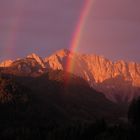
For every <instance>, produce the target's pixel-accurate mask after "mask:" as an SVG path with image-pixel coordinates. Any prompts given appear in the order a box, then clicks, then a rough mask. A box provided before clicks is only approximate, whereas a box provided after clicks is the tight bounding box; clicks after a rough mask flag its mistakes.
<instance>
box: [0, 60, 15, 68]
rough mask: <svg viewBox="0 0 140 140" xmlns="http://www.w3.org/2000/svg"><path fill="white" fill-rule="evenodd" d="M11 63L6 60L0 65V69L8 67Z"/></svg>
mask: <svg viewBox="0 0 140 140" xmlns="http://www.w3.org/2000/svg"><path fill="white" fill-rule="evenodd" d="M12 63H13V61H12V60H6V61H3V62H1V63H0V67H10V66H11V64H12Z"/></svg>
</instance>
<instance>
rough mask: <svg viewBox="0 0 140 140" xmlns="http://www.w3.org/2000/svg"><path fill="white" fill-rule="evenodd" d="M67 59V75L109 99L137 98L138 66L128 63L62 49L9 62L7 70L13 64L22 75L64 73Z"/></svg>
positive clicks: (129, 99)
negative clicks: (78, 78)
mask: <svg viewBox="0 0 140 140" xmlns="http://www.w3.org/2000/svg"><path fill="white" fill-rule="evenodd" d="M68 59H69V60H70V61H71V62H72V63H73V64H74V70H73V71H69V70H68V72H71V73H73V74H75V75H77V76H79V77H82V78H83V79H85V80H86V81H87V82H88V83H89V85H90V86H91V87H93V88H95V89H96V90H98V91H100V92H103V93H104V94H105V96H106V97H107V98H108V99H109V100H111V101H113V102H130V101H131V100H132V99H133V98H135V97H137V96H139V95H140V92H139V91H140V64H138V63H136V62H132V61H131V62H125V61H123V60H119V61H111V60H109V59H107V58H105V57H103V56H98V55H87V54H80V53H71V52H70V51H69V50H66V49H62V50H60V51H57V52H56V53H54V54H52V55H50V56H49V57H45V58H44V59H43V58H41V57H39V56H38V55H36V54H31V55H28V56H27V57H26V58H24V59H20V60H18V62H19V63H17V61H13V62H12V63H11V65H10V66H9V68H11V67H13V64H14V65H15V67H16V68H19V67H20V70H22V72H24V71H25V72H24V73H25V74H26V73H27V72H28V74H29V75H32V76H33V75H40V74H42V73H44V72H45V71H47V70H48V69H52V70H63V71H66V64H67V61H68ZM23 61H24V63H23ZM0 66H1V65H0ZM6 68H7V67H6ZM16 68H15V70H16ZM27 68H28V69H27ZM20 70H19V71H20ZM15 73H16V72H15Z"/></svg>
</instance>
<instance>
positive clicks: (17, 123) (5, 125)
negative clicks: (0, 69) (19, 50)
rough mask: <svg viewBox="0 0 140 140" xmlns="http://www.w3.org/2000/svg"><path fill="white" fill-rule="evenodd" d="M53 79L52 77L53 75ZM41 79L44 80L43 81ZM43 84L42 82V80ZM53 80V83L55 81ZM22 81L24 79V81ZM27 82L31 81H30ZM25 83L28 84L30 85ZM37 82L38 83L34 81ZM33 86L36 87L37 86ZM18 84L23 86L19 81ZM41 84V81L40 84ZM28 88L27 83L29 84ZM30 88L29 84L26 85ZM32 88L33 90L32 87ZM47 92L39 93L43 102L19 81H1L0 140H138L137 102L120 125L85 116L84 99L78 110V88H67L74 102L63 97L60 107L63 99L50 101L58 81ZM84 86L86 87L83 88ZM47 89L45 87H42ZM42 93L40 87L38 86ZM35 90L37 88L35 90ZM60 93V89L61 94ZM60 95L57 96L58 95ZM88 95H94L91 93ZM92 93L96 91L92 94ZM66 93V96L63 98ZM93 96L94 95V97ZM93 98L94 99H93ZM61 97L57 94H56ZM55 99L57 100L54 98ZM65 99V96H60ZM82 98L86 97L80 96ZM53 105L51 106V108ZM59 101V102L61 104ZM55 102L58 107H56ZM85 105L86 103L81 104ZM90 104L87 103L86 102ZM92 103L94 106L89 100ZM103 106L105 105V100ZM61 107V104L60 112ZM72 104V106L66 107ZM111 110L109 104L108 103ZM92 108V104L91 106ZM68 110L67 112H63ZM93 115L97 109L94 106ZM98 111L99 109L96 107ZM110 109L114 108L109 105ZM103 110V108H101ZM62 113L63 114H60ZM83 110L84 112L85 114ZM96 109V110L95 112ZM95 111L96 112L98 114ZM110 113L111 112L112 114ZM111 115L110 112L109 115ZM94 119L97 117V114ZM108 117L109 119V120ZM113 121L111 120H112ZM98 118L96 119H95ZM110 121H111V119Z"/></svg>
mask: <svg viewBox="0 0 140 140" xmlns="http://www.w3.org/2000/svg"><path fill="white" fill-rule="evenodd" d="M53 76H54V74H53ZM42 78H43V79H44V77H42ZM41 80H42V79H41ZM55 80H56V79H55ZM23 81H25V79H24V80H23ZM29 81H32V79H30V80H29ZM29 81H28V82H29ZM37 82H38V81H37ZM37 82H35V85H36V87H39V86H40V85H39V84H37ZM46 82H47V81H46ZM20 83H22V81H21V79H20ZM39 83H40V81H39ZM28 84H29V83H28ZM29 85H30V86H31V84H29ZM35 85H33V87H35ZM48 85H49V86H48V89H47V91H48V92H49V93H48V95H47V96H43V95H44V94H43V91H42V92H40V93H39V95H40V94H41V96H43V97H46V98H48V99H47V100H46V99H44V100H43V99H42V98H41V97H40V96H38V94H35V92H33V91H32V90H31V89H30V88H29V87H26V86H25V85H24V84H19V79H18V80H17V81H15V79H12V78H10V79H9V78H0V140H79V139H80V140H139V139H140V137H139V133H140V132H139V130H140V98H138V99H135V100H134V101H133V102H132V103H131V104H130V107H129V111H128V119H125V120H123V119H122V120H119V121H114V122H113V121H109V120H108V119H107V118H106V116H107V115H104V114H102V115H104V116H105V117H104V116H103V117H100V118H99V117H97V118H95V117H93V119H92V115H93V116H94V114H92V115H91V116H90V115H88V116H87V114H89V112H90V110H89V112H85V111H86V110H88V109H89V107H90V106H88V105H87V104H86V102H85V100H88V99H89V98H91V97H92V96H91V97H90V96H89V98H87V99H85V100H84V98H82V99H81V100H82V101H83V102H82V104H84V106H83V107H82V106H80V107H79V106H78V105H79V104H78V103H77V104H75V102H80V104H81V100H79V97H78V100H76V101H74V99H75V98H77V97H76V96H75V93H77V92H78V93H79V91H77V89H80V90H81V91H80V93H79V94H80V96H83V95H84V94H83V93H82V91H84V89H82V88H81V87H76V89H75V87H73V85H72V87H69V88H70V90H71V93H73V94H74V95H73V96H74V98H73V96H72V97H71V96H70V95H71V94H70V95H69V92H67V91H66V93H67V95H65V96H66V97H68V99H71V98H72V100H73V102H71V101H69V100H68V99H67V98H66V97H65V98H64V100H67V102H68V104H67V103H63V102H62V101H63V100H62V98H61V100H59V102H58V101H57V98H53V100H51V99H52V97H51V95H52V94H57V92H59V90H60V88H59V87H60V86H61V84H60V83H59V82H58V81H57V82H54V81H52V83H51V81H49V82H48ZM83 85H85V88H86V86H87V85H86V84H84V83H83V84H82V87H83ZM43 86H44V87H46V85H43ZM41 89H42V85H41ZM35 90H37V88H35ZM62 90H63V89H62V88H61V91H62ZM88 90H89V91H90V90H91V89H86V90H85V91H87V92H88V94H90V92H89V91H88ZM61 91H60V92H61ZM91 92H93V91H92V90H91ZM94 92H95V91H94ZM66 93H65V94H66ZM95 95H96V94H95ZM95 95H94V98H95V97H96V96H95ZM59 96H60V94H59ZM56 97H58V96H56ZM62 97H64V95H62ZM83 97H85V96H83ZM96 99H102V100H101V101H102V102H101V103H103V101H104V98H103V97H102V96H101V97H98V94H97V97H96ZM52 101H55V102H53V104H51V102H52ZM60 101H61V102H60ZM57 102H58V104H56V103H57ZM84 102H85V103H84ZM88 102H90V100H88ZM91 102H93V101H92V100H91ZM104 102H105V103H108V102H107V101H106V100H105V101H104ZM60 104H62V105H63V104H64V105H63V106H62V107H61V108H60V106H59V105H60ZM69 104H72V106H68V105H69ZM108 104H109V105H110V106H111V105H112V104H110V103H108ZM90 105H93V104H90ZM66 106H67V108H66ZM93 107H94V108H95V111H96V106H95V105H94V106H93ZM99 107H100V106H99ZM112 107H113V105H112ZM100 108H101V109H102V108H103V107H102V106H101V107H100ZM63 109H65V110H63ZM68 109H71V111H72V113H71V114H75V115H74V116H72V115H71V114H70V113H69V114H68V113H67V112H69V111H67V110H68ZM75 109H76V110H77V112H79V110H78V109H82V110H81V112H82V113H81V114H82V115H84V114H86V115H85V116H84V117H80V115H81V114H78V113H77V112H76V111H75ZM84 109H85V110H84ZM97 109H98V108H97ZM97 111H98V110H97ZM111 111H112V110H111ZM110 113H112V112H110ZM97 115H100V114H98V112H97ZM109 117H110V116H109ZM111 117H112V116H111ZM98 118H99V119H98ZM112 120H113V119H112Z"/></svg>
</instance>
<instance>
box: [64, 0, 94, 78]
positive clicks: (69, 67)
mask: <svg viewBox="0 0 140 140" xmlns="http://www.w3.org/2000/svg"><path fill="white" fill-rule="evenodd" d="M93 1H94V0H85V2H84V6H83V8H82V13H81V15H80V17H79V20H78V24H77V26H76V30H75V32H74V35H73V37H72V41H71V44H70V52H71V54H70V55H73V54H74V52H76V51H77V49H78V47H79V44H80V39H81V36H82V32H83V29H84V27H85V24H86V21H87V19H88V16H89V13H90V10H91V8H92V5H93ZM73 58H74V55H73ZM65 69H66V71H67V72H70V73H73V71H74V63H73V61H72V59H71V58H70V56H69V57H68V59H67V62H66V68H65ZM66 79H67V80H68V77H67V78H66Z"/></svg>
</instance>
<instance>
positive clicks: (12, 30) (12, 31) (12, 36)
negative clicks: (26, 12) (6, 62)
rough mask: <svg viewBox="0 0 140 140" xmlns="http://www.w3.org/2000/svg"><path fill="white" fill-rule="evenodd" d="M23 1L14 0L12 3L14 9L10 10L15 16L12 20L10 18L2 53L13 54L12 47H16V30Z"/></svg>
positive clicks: (19, 21) (21, 12)
mask: <svg viewBox="0 0 140 140" xmlns="http://www.w3.org/2000/svg"><path fill="white" fill-rule="evenodd" d="M24 4H25V2H24V1H23V0H16V1H15V3H14V5H15V6H14V7H15V8H14V10H13V11H12V14H13V15H14V16H15V15H16V17H14V19H13V20H11V23H10V25H9V30H8V33H7V37H6V38H7V39H6V41H5V45H4V50H3V53H4V54H8V55H9V56H11V55H13V53H14V55H15V52H13V50H14V48H15V47H16V40H17V38H18V35H17V32H18V30H19V28H20V25H21V17H22V16H23V10H22V9H23V7H24Z"/></svg>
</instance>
